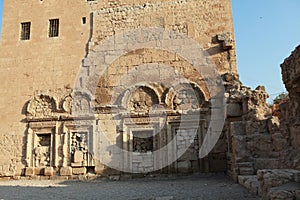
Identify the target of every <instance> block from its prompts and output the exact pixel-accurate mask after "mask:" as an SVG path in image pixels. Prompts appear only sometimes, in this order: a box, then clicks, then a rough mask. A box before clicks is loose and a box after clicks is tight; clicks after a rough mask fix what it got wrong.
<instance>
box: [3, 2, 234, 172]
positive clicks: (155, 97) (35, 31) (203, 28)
mask: <svg viewBox="0 0 300 200" xmlns="http://www.w3.org/2000/svg"><path fill="white" fill-rule="evenodd" d="M232 21H233V20H232V14H231V2H230V0H222V1H221V0H201V1H199V0H122V1H121V0H117V1H116V0H115V1H112V0H101V1H100V0H66V1H60V0H31V1H28V0H27V1H25V0H23V1H16V0H9V1H8V0H5V1H4V13H3V28H2V32H3V33H2V41H1V46H0V49H1V54H0V64H1V68H0V70H1V73H0V76H1V80H2V87H1V88H0V93H1V104H0V105H1V106H0V111H1V115H0V118H1V119H0V121H1V127H0V133H1V134H0V152H1V153H0V158H1V159H0V175H2V176H19V175H26V176H32V175H55V174H56V175H66V176H67V175H72V174H73V175H79V174H86V173H87V171H90V172H93V173H97V174H101V173H112V171H114V170H116V171H118V172H120V173H121V172H122V171H125V172H132V173H147V172H152V171H159V172H163V173H177V172H193V171H205V172H208V171H226V168H227V163H226V144H225V143H226V142H225V139H224V137H221V139H219V141H218V142H217V144H218V145H217V146H216V147H215V148H214V149H213V151H211V153H209V154H208V155H206V156H205V157H204V158H201V159H200V158H199V157H198V155H199V151H201V150H199V149H200V146H201V145H202V144H203V141H205V139H204V138H205V134H206V133H207V131H209V126H208V124H209V122H210V121H211V115H212V109H211V107H212V106H211V105H212V104H213V102H212V101H211V100H212V99H213V95H211V94H210V93H211V91H210V88H209V87H210V86H207V84H208V82H207V79H209V78H210V81H212V80H213V81H212V82H217V81H216V80H217V78H216V79H211V78H212V77H206V72H205V71H206V70H208V71H213V73H214V74H216V75H220V76H221V75H223V74H235V75H236V74H237V67H236V59H235V43H234V38H233V22H232ZM200 58H201V59H200ZM197 61H201V62H200V63H199V62H198V63H197ZM195 65H199V68H195ZM198 69H199V70H198ZM182 79H184V81H179V80H182ZM173 80H176V81H175V82H176V84H175V83H174V84H175V85H174V84H173V85H172V84H170V83H171V82H172V81H173ZM214 80H215V81H214ZM164 81H165V83H163V82H164ZM208 85H209V84H208ZM162 110H163V111H162ZM197 113H198V115H197ZM183 116H187V117H183ZM172 141H174V142H172ZM168 144H172V145H171V146H170V147H169V146H168ZM104 147H105V148H104ZM164 147H166V148H164ZM160 149H162V151H158V150H160ZM158 160H159V161H160V162H158ZM114 173H117V172H114Z"/></svg>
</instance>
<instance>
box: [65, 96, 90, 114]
mask: <svg viewBox="0 0 300 200" xmlns="http://www.w3.org/2000/svg"><path fill="white" fill-rule="evenodd" d="M63 105H64V110H65V111H67V110H68V111H71V114H72V115H79V116H81V115H90V114H91V111H92V107H93V106H92V97H91V95H90V94H88V93H87V92H83V91H74V92H73V93H72V94H71V95H69V96H67V97H66V98H65V101H64V104H63Z"/></svg>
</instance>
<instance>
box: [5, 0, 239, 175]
mask: <svg viewBox="0 0 300 200" xmlns="http://www.w3.org/2000/svg"><path fill="white" fill-rule="evenodd" d="M145 2H147V4H145ZM33 11H34V12H33ZM36 11H39V12H38V13H37V12H36ZM91 12H93V16H94V19H95V20H94V21H92V20H91V16H92V15H91ZM83 17H86V20H87V22H86V24H83V23H82V18H83ZM53 18H59V19H60V28H59V37H58V38H48V37H47V33H48V23H49V22H48V20H49V19H53ZM27 21H30V22H31V38H30V40H29V41H21V40H20V39H19V38H20V23H21V22H27ZM142 26H145V27H149V26H156V27H157V26H158V27H163V28H167V29H172V30H175V31H179V32H182V33H184V34H187V35H188V36H189V37H191V38H193V39H194V40H195V41H197V42H198V43H199V44H200V45H201V46H202V47H203V48H204V50H205V51H207V53H209V54H210V59H211V60H212V61H213V62H215V64H216V65H217V67H218V70H219V73H220V74H223V73H237V68H236V63H235V44H234V40H233V39H234V38H233V25H232V16H231V5H230V1H229V0H228V1H222V2H221V1H217V0H216V1H210V0H209V1H208V0H207V1H197V0H186V1H170V0H165V1H162V0H161V1H156V0H151V1H150V0H148V1H146V0H143V1H142V0H140V1H138V0H137V1H135V0H126V1H110V0H106V1H90V2H86V1H85V0H67V1H58V0H57V1H45V0H44V1H31V2H29V1H25V0H23V1H15V0H9V1H8V0H5V2H4V13H3V28H2V41H1V46H0V50H1V53H0V66H1V67H0V74H1V75H0V77H1V80H2V85H1V86H2V87H1V88H0V94H1V98H0V112H1V115H0V121H1V127H0V133H1V135H0V137H1V138H0V148H1V149H0V150H1V151H0V152H1V153H0V172H1V175H4V176H8V175H20V174H21V172H22V173H24V171H22V170H21V169H24V166H25V165H26V159H28V158H25V155H26V151H27V150H28V149H27V146H26V143H27V141H26V138H27V135H26V134H27V123H26V121H25V120H24V118H25V110H26V106H27V104H26V102H28V100H30V99H34V96H36V95H37V94H39V93H51V92H49V91H52V93H55V91H58V89H59V88H62V91H64V90H66V89H69V88H73V87H74V82H75V80H76V76H77V73H78V71H79V69H80V66H81V62H82V60H83V59H84V58H85V56H86V54H87V53H88V52H87V51H86V50H87V47H88V48H89V49H90V50H92V49H93V47H94V46H96V45H97V43H98V42H101V41H102V40H103V39H104V38H105V37H107V36H111V35H112V34H114V33H118V32H119V31H120V30H129V29H132V28H137V27H142ZM227 33H230V35H229V34H227ZM217 35H219V36H218V37H217ZM90 37H92V41H91V42H89V39H90ZM148 53H149V52H148ZM150 53H151V52H150ZM133 60H134V59H133ZM111 69H113V68H111ZM187 76H188V75H187ZM101 95H103V94H101ZM57 106H58V105H57ZM33 124H34V125H35V123H33ZM40 125H42V124H40ZM69 126H72V125H71V124H70V125H69ZM58 141H59V140H57V142H58ZM57 155H58V153H57ZM64 162H66V161H64ZM65 172H66V174H68V173H69V171H68V168H66V169H65ZM28 173H29V174H30V172H28ZM78 173H79V172H78Z"/></svg>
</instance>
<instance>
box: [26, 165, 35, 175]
mask: <svg viewBox="0 0 300 200" xmlns="http://www.w3.org/2000/svg"><path fill="white" fill-rule="evenodd" d="M25 176H34V167H26V169H25Z"/></svg>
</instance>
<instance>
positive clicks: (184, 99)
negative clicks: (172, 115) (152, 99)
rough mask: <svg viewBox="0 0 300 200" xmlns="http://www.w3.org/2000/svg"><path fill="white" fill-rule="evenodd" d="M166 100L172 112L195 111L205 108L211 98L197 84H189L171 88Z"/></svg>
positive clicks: (167, 92)
mask: <svg viewBox="0 0 300 200" xmlns="http://www.w3.org/2000/svg"><path fill="white" fill-rule="evenodd" d="M164 100H165V104H166V105H167V106H168V107H169V108H170V109H172V110H190V109H191V110H193V109H199V108H201V107H203V105H205V104H206V102H207V101H208V100H209V97H208V96H207V95H205V93H204V92H203V91H202V90H201V88H200V87H199V86H198V85H197V84H195V83H193V82H189V83H180V84H178V85H176V86H173V87H171V88H169V89H168V90H167V91H166V95H165V99H164Z"/></svg>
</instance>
